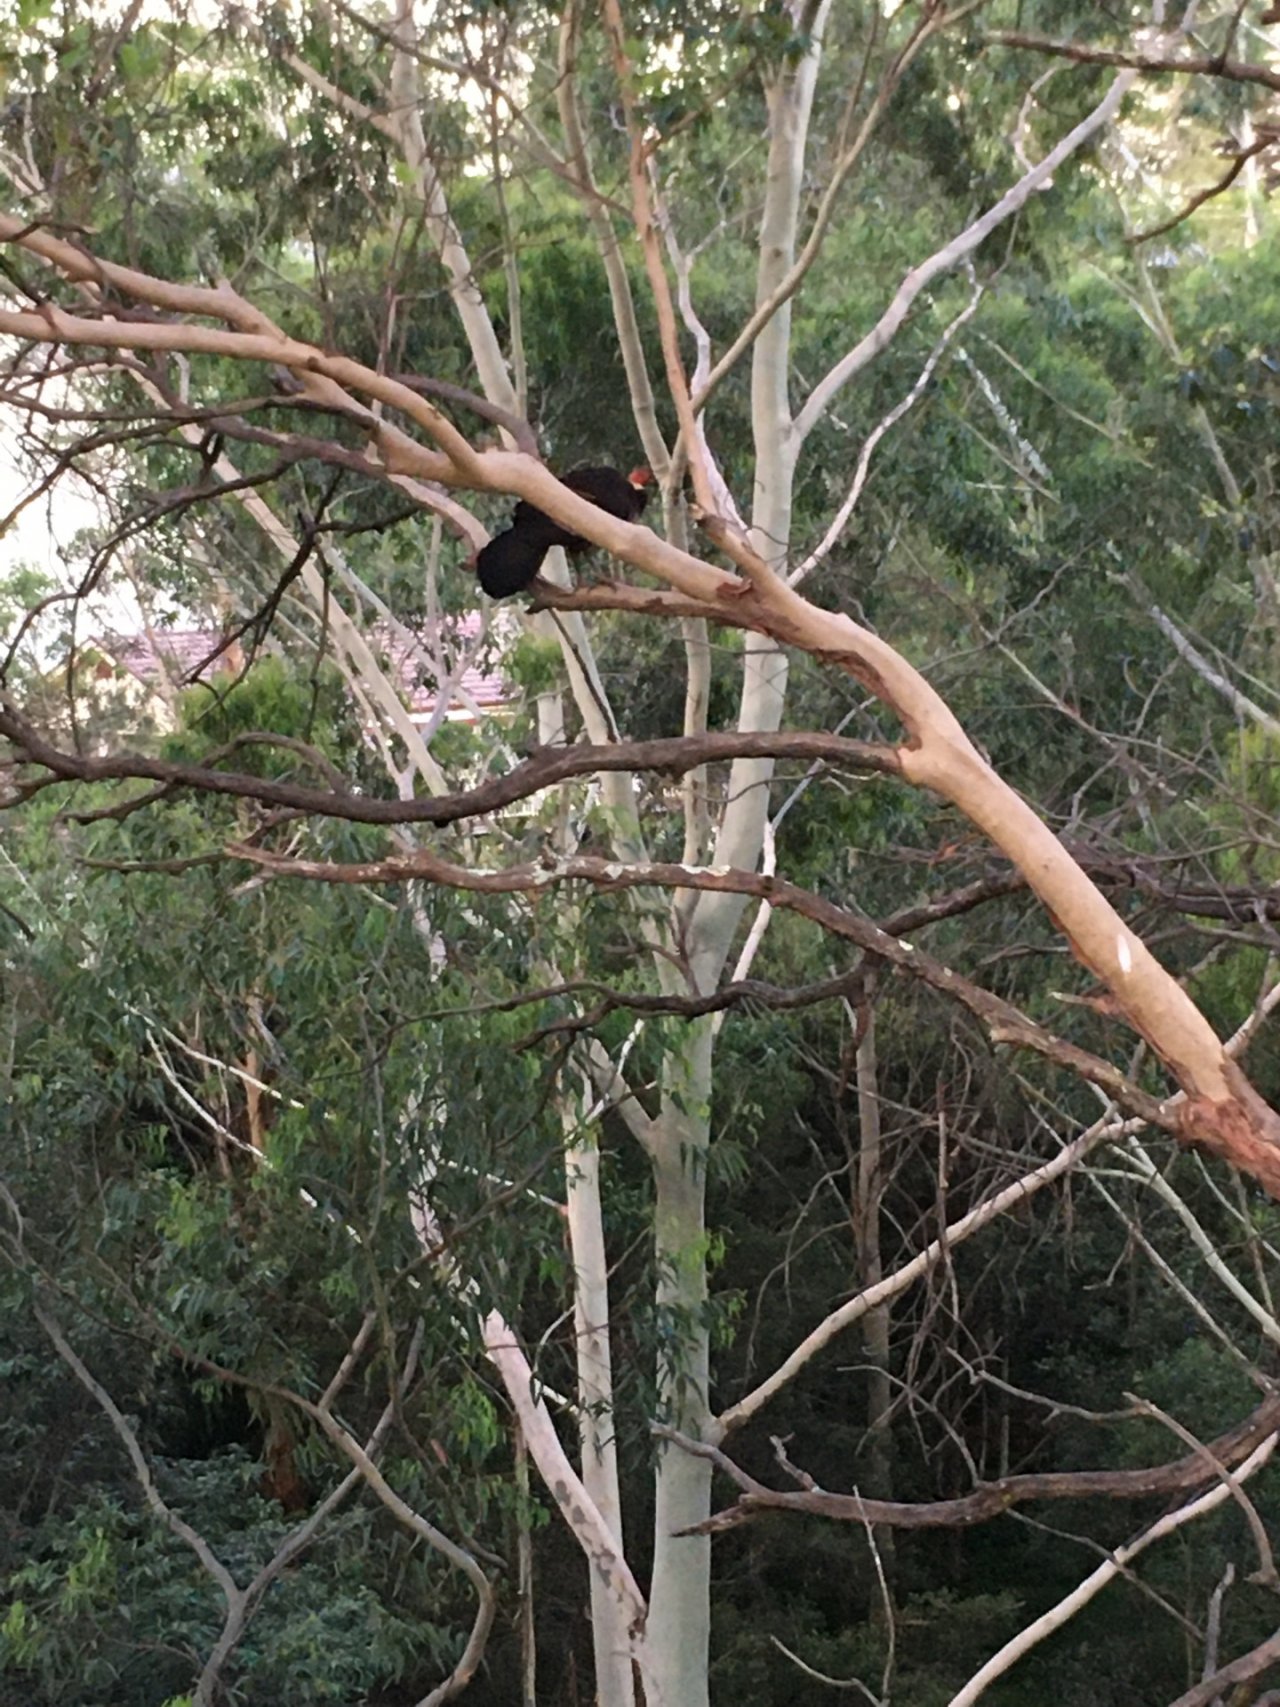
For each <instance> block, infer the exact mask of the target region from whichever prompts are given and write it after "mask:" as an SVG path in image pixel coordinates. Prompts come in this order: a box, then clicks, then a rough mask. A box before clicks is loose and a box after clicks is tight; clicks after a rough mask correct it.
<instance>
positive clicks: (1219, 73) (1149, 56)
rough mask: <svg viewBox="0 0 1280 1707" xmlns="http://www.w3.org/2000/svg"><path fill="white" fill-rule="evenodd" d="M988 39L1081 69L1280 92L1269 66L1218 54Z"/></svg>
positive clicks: (1015, 36)
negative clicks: (1219, 80) (1109, 68)
mask: <svg viewBox="0 0 1280 1707" xmlns="http://www.w3.org/2000/svg"><path fill="white" fill-rule="evenodd" d="M986 39H987V40H988V41H989V42H993V43H995V44H996V45H998V46H1000V47H1023V48H1027V49H1028V50H1029V51H1030V52H1032V53H1047V54H1050V55H1052V56H1053V57H1055V58H1058V59H1071V60H1074V61H1075V63H1076V64H1077V65H1121V66H1126V67H1128V68H1129V69H1131V70H1134V71H1142V72H1146V73H1148V74H1151V75H1154V76H1160V77H1166V76H1181V77H1187V76H1193V77H1223V78H1225V79H1226V80H1227V81H1228V82H1231V83H1258V84H1261V86H1262V87H1263V88H1264V89H1280V72H1276V71H1272V70H1270V69H1269V67H1267V66H1265V65H1246V64H1244V63H1243V61H1241V60H1238V59H1227V58H1225V57H1219V56H1218V55H1217V54H1208V53H1196V54H1191V53H1184V54H1178V55H1177V56H1176V57H1172V56H1170V55H1168V54H1162V53H1136V52H1132V51H1125V50H1124V49H1120V48H1109V47H1091V46H1089V44H1088V43H1087V42H1077V41H1055V40H1054V39H1053V37H1051V36H1035V35H1027V34H1026V33H1024V32H1023V31H1021V30H990V31H988V33H987V37H986Z"/></svg>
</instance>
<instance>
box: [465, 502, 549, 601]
mask: <svg viewBox="0 0 1280 1707" xmlns="http://www.w3.org/2000/svg"><path fill="white" fill-rule="evenodd" d="M542 519H543V520H544V521H545V519H546V518H545V517H544V518H542ZM555 543H556V536H555V530H554V529H552V528H550V527H530V526H528V524H527V523H526V525H525V526H523V527H521V526H516V527H509V528H507V529H506V531H505V532H504V533H499V534H495V535H494V537H493V538H492V539H491V540H490V541H489V543H488V545H486V546H485V548H484V550H483V551H481V553H480V555H479V556H478V557H477V558H476V575H477V576H478V578H479V581H480V585H481V586H482V587H483V588H484V590H485V592H486V593H488V595H489V597H490V598H491V599H505V598H509V597H510V595H511V594H512V593H519V592H522V591H523V590H524V588H525V587H527V586H528V585H529V583H530V581H532V580H533V578H534V576H535V575H536V574H537V573H538V570H539V569H541V567H542V559H543V558H544V557H545V556H546V555H547V552H548V551H549V550H550V548H551V547H552V546H553V545H554V544H555Z"/></svg>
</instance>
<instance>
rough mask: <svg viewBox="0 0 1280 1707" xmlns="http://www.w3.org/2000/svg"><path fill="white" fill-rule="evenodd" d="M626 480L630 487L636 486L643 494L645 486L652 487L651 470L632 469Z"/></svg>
mask: <svg viewBox="0 0 1280 1707" xmlns="http://www.w3.org/2000/svg"><path fill="white" fill-rule="evenodd" d="M627 479H628V481H629V482H630V483H631V485H632V486H638V487H639V488H640V490H641V491H642V492H643V491H644V489H645V487H646V486H652V485H653V470H652V469H651V468H633V469H632V470H631V472H630V474H628V476H627Z"/></svg>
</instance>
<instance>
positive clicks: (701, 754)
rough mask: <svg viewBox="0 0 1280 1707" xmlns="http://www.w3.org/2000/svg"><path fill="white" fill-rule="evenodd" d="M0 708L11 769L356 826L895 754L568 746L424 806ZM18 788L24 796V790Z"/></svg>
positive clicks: (860, 764)
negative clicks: (724, 769) (63, 741)
mask: <svg viewBox="0 0 1280 1707" xmlns="http://www.w3.org/2000/svg"><path fill="white" fill-rule="evenodd" d="M0 704H2V705H3V706H4V708H3V709H0V736H4V737H6V738H7V739H8V740H10V741H11V742H12V743H13V746H14V749H15V759H16V762H17V763H19V764H22V765H27V764H31V765H38V766H40V767H41V768H42V769H43V770H45V771H47V772H48V773H49V781H50V782H54V781H56V782H85V783H88V782H109V781H113V780H123V779H126V778H137V779H139V780H145V781H149V782H156V783H160V784H162V785H163V786H164V787H165V788H166V789H170V790H171V789H173V788H195V789H202V790H205V791H207V792H209V793H212V794H228V795H233V796H235V797H237V798H239V799H244V800H257V801H259V802H261V803H262V804H263V805H265V806H273V807H284V808H288V809H290V810H293V811H296V812H307V813H314V814H316V815H318V816H320V817H326V818H341V819H344V820H345V821H347V822H349V823H355V824H385V825H392V824H456V823H459V822H461V821H462V820H463V819H466V818H477V817H482V816H484V815H486V814H488V813H492V812H497V811H500V810H501V809H502V808H503V807H506V806H512V805H514V804H516V802H518V801H521V800H527V799H529V798H530V797H531V796H532V795H535V794H538V793H540V792H541V791H542V790H543V789H546V788H552V787H554V786H555V785H556V784H557V783H562V782H567V781H569V780H571V779H572V778H574V777H580V776H589V775H592V774H593V773H595V772H597V771H630V770H651V771H666V772H669V773H671V774H673V775H683V774H684V772H686V771H688V770H693V769H695V768H696V767H697V766H699V765H705V764H712V763H715V762H717V761H724V760H728V759H734V758H739V757H741V756H742V755H744V754H748V755H753V756H769V757H775V758H783V759H787V758H791V759H807V760H814V759H817V760H823V761H825V762H827V763H831V764H834V765H838V766H843V767H846V768H850V769H853V770H856V771H860V772H867V771H870V772H873V773H876V774H878V775H881V776H896V775H899V774H900V770H899V765H898V759H897V754H896V753H895V752H894V750H893V748H892V747H881V746H877V745H875V744H874V743H872V742H869V741H852V740H849V739H847V738H846V737H845V736H842V735H823V734H812V735H810V734H805V733H800V732H794V733H790V732H782V733H779V734H775V735H736V734H732V733H727V734H719V733H709V734H706V735H701V736H697V737H686V736H672V737H670V738H669V739H665V740H655V741H618V742H613V743H609V744H606V745H602V746H600V745H589V744H585V743H584V744H581V745H578V746H574V747H539V748H538V749H537V750H536V751H535V752H534V753H533V754H532V755H531V756H530V757H529V758H527V759H525V760H524V761H523V762H522V763H520V764H518V765H516V766H515V768H514V769H512V770H510V771H507V772H506V773H505V774H504V775H501V776H492V777H490V778H488V780H487V781H485V782H482V783H480V784H478V785H477V787H475V788H471V789H464V790H462V791H461V792H459V793H457V794H451V795H444V796H437V797H434V798H431V799H425V800H387V799H377V798H374V797H371V796H368V795H362V794H349V793H343V792H339V791H338V790H336V789H322V788H311V787H308V786H306V785H305V784H301V783H291V782H280V781H276V780H274V779H271V778H268V777H260V776H252V775H249V774H247V773H244V772H239V771H222V770H218V769H217V768H216V766H214V765H211V764H206V765H194V764H186V763H182V762H178V761H175V760H170V759H153V758H149V757H147V756H146V755H145V754H142V753H118V754H113V755H108V756H104V757H101V758H98V757H95V756H93V755H90V754H80V753H72V752H64V751H62V750H61V749H59V748H57V747H55V746H54V745H53V744H52V743H51V742H49V741H46V740H45V739H44V737H43V736H42V735H40V734H39V733H38V732H37V731H36V730H35V728H34V727H33V726H32V725H31V724H29V723H28V722H27V721H26V720H25V719H24V718H22V717H21V716H19V715H18V713H17V712H15V711H13V710H11V709H8V707H7V702H0ZM259 742H261V743H264V744H275V745H282V746H283V745H288V743H287V742H284V741H279V740H277V739H276V738H275V737H273V736H270V735H266V734H261V733H259V732H257V731H248V732H247V733H246V734H245V735H242V736H240V737H238V738H237V740H236V741H234V742H232V743H229V744H228V746H227V747H226V748H224V749H221V751H224V752H226V753H230V752H232V751H234V750H235V748H236V746H238V745H251V744H257V743H259ZM307 756H308V757H311V755H310V754H308V755H307ZM17 787H18V788H19V790H22V789H23V788H24V785H23V784H21V783H19V784H17ZM25 791H26V792H30V787H29V785H28V786H26V788H25ZM154 798H155V795H154V793H152V792H150V791H149V792H148V793H147V794H146V795H144V796H141V797H139V801H138V804H139V805H144V804H147V803H149V802H150V801H151V800H152V799H154ZM112 810H113V813H114V814H115V815H117V816H119V815H121V809H120V808H119V807H115V808H113V809H112ZM96 815H98V814H95V816H96Z"/></svg>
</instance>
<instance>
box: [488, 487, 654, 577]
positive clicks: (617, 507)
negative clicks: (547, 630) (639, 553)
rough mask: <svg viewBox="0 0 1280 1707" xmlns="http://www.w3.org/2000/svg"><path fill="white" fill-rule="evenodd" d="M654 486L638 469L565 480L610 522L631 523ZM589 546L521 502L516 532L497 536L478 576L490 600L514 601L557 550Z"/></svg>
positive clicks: (513, 524) (514, 524) (513, 521)
mask: <svg viewBox="0 0 1280 1707" xmlns="http://www.w3.org/2000/svg"><path fill="white" fill-rule="evenodd" d="M652 482H653V475H652V474H651V473H650V472H649V470H648V469H647V468H633V469H632V470H631V473H630V474H620V473H619V472H618V470H617V469H616V468H575V469H573V470H571V471H570V472H569V473H568V474H566V475H564V476H563V482H562V483H563V484H564V485H565V486H567V487H568V488H569V490H570V491H571V492H576V493H577V494H578V496H579V497H580V498H589V499H590V500H591V502H592V503H593V504H598V505H599V506H600V508H601V509H602V510H607V511H608V513H609V514H610V515H611V516H618V517H619V518H620V519H621V520H622V521H624V522H632V521H634V520H635V519H636V517H637V516H638V515H640V513H641V512H642V511H643V509H644V507H645V505H646V504H647V503H648V501H649V494H648V492H647V491H646V490H645V487H646V486H649V485H651V484H652ZM590 544H591V542H590V540H586V539H583V538H582V537H581V536H580V535H578V534H576V533H570V532H569V530H568V528H564V527H561V525H560V523H559V522H553V521H552V519H551V517H550V516H548V515H545V514H544V513H543V512H542V511H541V510H539V509H536V508H535V507H534V505H532V504H529V503H526V502H525V501H524V499H523V498H522V499H521V500H520V502H519V503H518V504H517V505H516V513H515V515H514V516H513V517H512V519H511V526H510V527H509V528H507V529H505V531H504V532H502V533H499V534H495V535H494V537H493V538H492V539H491V540H490V541H489V543H488V545H486V546H485V548H484V550H483V551H481V553H480V554H479V556H478V557H477V558H476V574H477V575H478V576H479V578H480V585H481V586H482V587H483V588H484V590H485V592H486V593H488V595H489V597H490V598H491V599H505V598H509V597H510V595H511V594H512V593H519V592H522V591H523V590H524V588H525V587H527V586H528V585H529V583H530V581H532V580H533V578H534V576H535V575H536V574H537V573H538V571H539V569H541V567H542V559H543V558H544V557H545V556H546V555H547V553H548V551H550V549H551V547H552V546H553V545H562V546H563V547H564V548H565V550H566V551H573V552H578V551H586V550H588V549H589V547H590Z"/></svg>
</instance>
